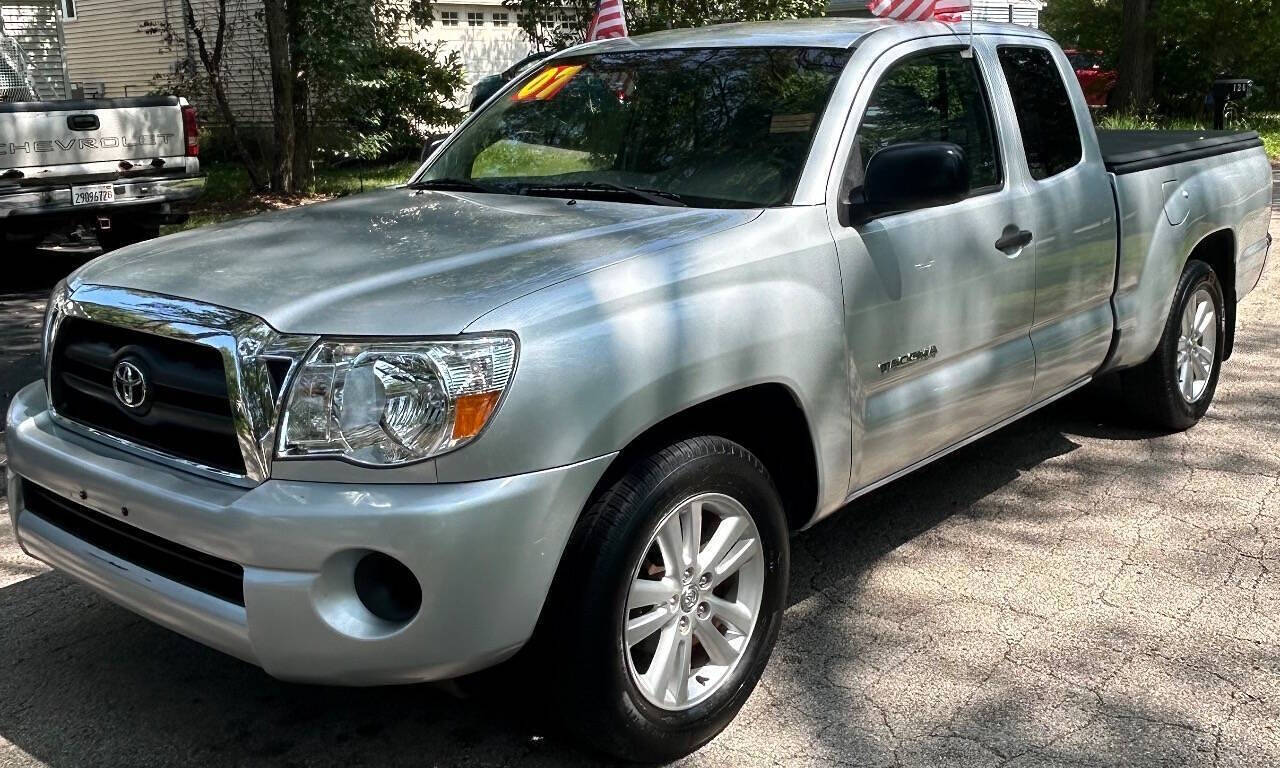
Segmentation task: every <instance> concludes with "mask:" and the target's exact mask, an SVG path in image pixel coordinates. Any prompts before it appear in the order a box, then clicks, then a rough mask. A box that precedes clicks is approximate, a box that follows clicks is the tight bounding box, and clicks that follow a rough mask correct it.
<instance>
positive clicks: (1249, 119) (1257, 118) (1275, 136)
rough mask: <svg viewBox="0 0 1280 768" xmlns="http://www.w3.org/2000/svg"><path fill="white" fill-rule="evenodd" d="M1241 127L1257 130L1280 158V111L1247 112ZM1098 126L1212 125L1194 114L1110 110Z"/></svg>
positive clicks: (1171, 127)
mask: <svg viewBox="0 0 1280 768" xmlns="http://www.w3.org/2000/svg"><path fill="white" fill-rule="evenodd" d="M1242 122H1243V125H1242V126H1241V129H1242V130H1252V131H1257V132H1258V135H1259V136H1261V137H1262V143H1263V144H1264V145H1266V148H1267V156H1268V157H1270V158H1271V159H1272V160H1273V161H1280V114H1276V113H1261V114H1250V115H1246V116H1245V118H1244V119H1243V121H1242ZM1098 127H1099V128H1109V129H1112V130H1165V131H1203V130H1207V129H1210V128H1212V127H1213V125H1212V123H1211V122H1210V121H1204V120H1196V119H1192V118H1170V117H1162V116H1156V115H1134V114H1107V115H1103V116H1101V117H1100V118H1099V119H1098Z"/></svg>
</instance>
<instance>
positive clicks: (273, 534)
mask: <svg viewBox="0 0 1280 768" xmlns="http://www.w3.org/2000/svg"><path fill="white" fill-rule="evenodd" d="M1270 204H1271V170H1270V166H1269V165H1268V162H1267V157H1266V155H1265V153H1264V151H1263V148H1262V143H1261V141H1259V139H1258V137H1257V135H1256V134H1252V133H1199V134H1197V133H1185V134H1160V133H1105V132H1104V133H1099V132H1097V131H1095V130H1094V127H1093V124H1092V122H1091V121H1090V117H1089V108H1088V106H1087V104H1086V103H1085V99H1084V95H1083V94H1082V93H1081V91H1080V87H1079V85H1078V84H1077V83H1076V79H1075V77H1074V76H1073V75H1072V69H1071V65H1070V63H1069V62H1068V61H1067V59H1066V57H1065V56H1064V54H1063V52H1062V51H1061V50H1060V49H1059V48H1058V46H1057V45H1056V44H1055V43H1054V42H1053V41H1052V40H1051V39H1049V38H1048V37H1047V36H1045V35H1044V34H1041V33H1039V32H1037V31H1035V30H1029V29H1026V28H1022V27H1014V26H1003V25H986V24H981V25H978V26H977V27H976V29H975V34H974V36H973V37H972V38H970V37H969V35H968V34H967V29H964V30H960V31H959V32H958V31H957V30H956V29H954V28H953V27H952V26H949V25H947V24H943V23H935V22H929V23H917V24H896V23H891V22H882V21H855V20H836V19H831V20H812V21H797V22H791V23H767V24H742V25H724V26H714V27H707V28H703V29H694V30H676V31H670V32H663V33H658V34H653V35H646V36H642V37H635V38H631V39H622V40H610V41H603V42H597V43H592V44H588V45H585V46H581V47H578V48H574V49H570V50H567V51H564V52H561V53H558V54H556V55H554V56H553V57H550V58H549V59H547V60H546V61H545V62H542V63H541V64H540V65H538V66H537V67H535V68H533V69H532V70H530V71H528V72H526V73H524V74H522V75H520V76H518V77H516V78H515V79H514V80H513V81H512V82H511V83H510V84H508V85H507V86H505V88H504V89H503V90H501V91H499V92H498V93H497V94H496V95H494V97H492V98H491V99H490V100H489V101H487V102H486V104H485V105H484V106H483V107H482V108H481V109H480V110H479V111H477V112H476V113H475V114H473V115H472V116H471V117H470V118H469V119H468V120H467V121H466V122H465V123H464V124H463V125H462V126H461V127H460V129H459V130H458V131H456V132H455V133H454V134H453V135H452V136H451V137H450V138H449V139H448V140H447V141H445V142H444V143H443V145H442V146H440V147H439V148H437V149H436V150H435V151H434V153H433V154H432V155H431V157H430V158H429V159H428V160H427V161H426V162H425V163H424V164H423V166H422V167H421V168H420V169H419V171H418V172H417V173H416V174H415V175H414V177H413V178H412V179H411V180H410V181H409V183H408V184H406V185H404V186H402V187H399V188H396V189H388V190H383V191H379V192H374V193H370V194H365V195H360V196H355V197H351V198H347V199H343V200H339V201H335V202H332V203H326V204H323V205H316V206H308V207H304V208H301V209H297V210H293V211H288V212H281V213H278V214H271V215H264V216H258V217H254V218H252V219H248V220H245V221H240V222H236V223H229V224H225V225H221V226H217V227H213V228H210V229H204V230H199V231H192V232H185V233H181V234H177V235H172V236H169V237H164V238H160V239H158V240H154V241H151V242H148V243H140V244H137V245H134V246H130V247H129V248H125V249H122V250H121V251H119V252H118V253H115V254H111V255H108V256H105V257H103V258H101V259H98V260H96V261H94V262H91V263H89V264H88V265H86V266H84V267H83V268H81V269H79V270H78V271H77V272H75V273H74V274H72V275H71V276H70V277H69V278H68V279H67V280H66V281H65V282H64V283H63V284H61V285H59V286H58V287H57V288H56V289H55V291H54V293H53V295H52V297H51V299H50V302H49V314H48V321H47V323H46V332H45V380H44V381H41V382H35V383H33V384H31V385H30V386H28V387H26V388H25V389H23V390H22V391H21V392H19V393H18V394H17V396H16V397H15V399H14V401H13V403H12V406H11V407H10V408H9V411H8V415H7V420H6V423H7V427H6V429H7V434H6V439H7V441H8V450H9V460H10V463H9V477H8V483H9V485H8V489H9V490H8V494H9V507H10V510H11V514H12V516H13V529H14V531H15V532H16V535H17V538H18V541H19V542H20V543H21V545H22V547H23V548H24V549H25V550H26V552H28V553H29V554H30V555H32V556H34V557H36V558H39V559H41V560H43V561H45V562H47V563H49V564H51V565H52V566H54V567H55V568H57V569H60V570H61V571H63V572H65V573H67V574H69V575H70V576H71V577H73V578H75V579H78V580H80V581H82V582H83V583H85V584H87V585H89V586H90V587H92V588H93V589H96V590H98V591H100V592H101V593H103V594H104V595H106V596H107V597H109V598H110V599H112V600H115V601H117V602H119V603H120V604H122V605H124V606H127V607H128V608H130V609H132V610H134V611H137V612H138V613H140V614H142V615H143V616H146V617H148V618H150V619H152V620H153V621H156V622H158V623H160V624H162V625H164V626H166V627H169V628H171V629H173V630H175V631H177V632H181V633H183V634H185V635H187V636H189V637H192V638H195V639H196V640H199V641H200V642H203V643H207V644H208V645H211V646H213V647H214V648H218V649H221V650H223V651H225V652H227V653H229V654H232V655H234V656H237V657H239V658H241V659H244V660H246V661H248V662H250V663H253V664H256V665H259V666H261V667H262V668H264V669H265V670H266V671H267V672H269V673H270V674H272V675H276V676H278V677H281V678H284V679H289V680H299V681H310V682H319V683H328V684H343V685H374V684H387V683H407V682H414V681H424V680H441V679H448V678H457V677H460V676H465V675H468V674H470V673H475V672H477V671H479V670H484V669H487V668H495V667H496V665H499V664H501V663H503V662H506V661H508V660H513V663H512V664H511V665H508V666H501V667H496V672H494V673H493V674H496V675H499V676H501V675H508V674H509V675H516V674H517V673H520V674H521V675H525V676H527V677H522V678H521V679H522V681H530V684H524V683H522V684H519V685H516V684H512V685H511V686H510V688H509V689H508V690H510V691H517V692H524V693H527V695H528V701H529V703H530V705H531V706H536V707H538V708H539V709H540V710H541V711H545V712H548V713H554V714H555V715H556V716H558V717H560V718H562V720H563V723H564V725H565V727H566V728H568V729H570V730H572V731H573V732H576V733H578V734H580V735H581V737H582V738H584V739H586V740H588V741H590V742H591V743H592V744H594V745H596V746H598V747H599V748H601V749H604V750H606V751H608V752H611V753H613V754H616V755H620V756H623V757H626V758H630V759H635V760H646V761H647V760H662V759H669V758H673V757H677V756H680V755H683V754H687V753H688V752H690V751H692V750H694V749H697V748H698V747H699V746H700V745H702V744H704V743H705V742H707V741H708V740H709V739H711V738H712V737H714V736H715V735H716V734H717V733H719V732H720V731H721V729H723V728H724V727H725V726H726V724H728V723H729V721H730V720H731V719H732V718H733V716H734V714H735V713H736V712H737V711H738V709H739V708H740V707H741V706H742V704H743V703H744V702H745V701H746V699H747V697H748V696H749V695H750V694H751V691H752V689H753V688H754V687H755V685H756V682H757V680H759V678H760V675H761V673H762V672H763V671H764V668H765V664H766V662H767V661H768V658H769V655H770V652H771V651H772V649H773V645H774V640H775V638H776V637H777V634H778V632H779V629H780V627H781V625H782V617H783V611H784V608H785V607H786V594H787V579H788V564H789V556H788V552H789V549H788V547H789V544H788V541H789V534H790V533H791V532H792V531H795V530H797V529H800V528H804V527H806V526H811V525H814V524H815V523H818V522H819V521H820V520H822V519H823V518H824V517H826V516H828V515H830V514H833V513H835V512H836V511H838V510H839V509H841V508H842V507H844V506H846V505H848V504H850V503H851V502H854V501H855V500H856V499H858V497H860V496H862V495H863V494H865V493H867V492H868V491H870V490H872V489H874V488H877V487H879V486H882V485H884V484H885V483H889V482H891V481H893V480H895V479H896V478H900V477H903V476H904V475H906V474H907V473H909V472H911V471H912V470H913V469H915V468H917V467H920V466H922V465H924V464H927V463H929V462H931V461H934V460H936V459H938V458H939V457H941V456H944V455H946V454H947V453H949V452H950V451H953V450H955V449H956V448H957V447H959V446H962V445H965V444H967V443H970V442H972V441H974V440H978V439H980V438H982V437H983V436H984V435H987V434H989V433H990V432H992V431H993V430H996V429H999V428H1000V427H1001V426H1003V425H1005V424H1008V423H1010V422H1011V421H1013V420H1015V419H1018V418H1020V417H1022V416H1024V415H1026V414H1028V413H1031V412H1033V411H1035V410H1036V409H1038V408H1042V407H1044V406H1045V405H1046V404H1048V403H1051V402H1053V401H1054V400H1057V399H1058V398H1061V397H1063V396H1064V395H1067V394H1068V393H1071V392H1074V391H1076V390H1078V389H1080V388H1081V387H1084V386H1086V385H1088V384H1089V383H1090V382H1092V381H1095V380H1097V379H1099V378H1100V377H1104V376H1113V377H1118V378H1119V379H1120V382H1121V384H1122V387H1123V392H1124V396H1125V397H1126V398H1127V399H1128V400H1129V402H1130V404H1131V409H1132V413H1133V415H1134V417H1135V418H1138V419H1142V420H1143V421H1145V422H1146V423H1148V424H1153V425H1157V426H1159V427H1161V428H1163V429H1187V428H1190V427H1192V426H1193V425H1194V424H1195V423H1196V422H1197V421H1198V420H1199V419H1200V418H1201V417H1202V416H1203V415H1204V414H1205V411H1206V410H1207V409H1208V408H1209V406H1210V403H1211V402H1212V400H1213V396H1214V391H1215V388H1216V386H1217V383H1218V377H1219V375H1220V374H1221V372H1222V371H1223V363H1224V361H1226V360H1227V359H1228V358H1229V357H1230V355H1231V351H1232V340H1233V338H1234V334H1235V328H1236V306H1237V303H1238V302H1239V301H1240V300H1242V299H1243V298H1244V297H1245V296H1246V295H1247V294H1248V293H1249V292H1250V291H1251V290H1253V288H1254V287H1255V286H1256V285H1257V283H1258V280H1259V278H1260V276H1261V274H1262V269H1263V264H1264V261H1265V259H1266V257H1267V252H1268V248H1269V245H1270V239H1269V236H1268V234H1267V228H1268V222H1269V220H1270V216H1271V211H1270ZM33 610H38V609H37V608H35V607H33ZM833 640H838V638H833ZM426 727H430V726H426ZM446 759H447V758H446Z"/></svg>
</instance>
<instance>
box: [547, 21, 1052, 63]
mask: <svg viewBox="0 0 1280 768" xmlns="http://www.w3.org/2000/svg"><path fill="white" fill-rule="evenodd" d="M881 30H883V32H881V34H880V35H877V39H878V38H879V37H881V36H883V37H894V38H896V39H898V40H908V39H913V38H917V37H932V36H935V35H949V34H950V35H955V36H956V37H959V38H964V37H967V36H968V34H969V25H968V23H967V22H961V23H958V24H945V23H943V22H938V21H929V22H910V23H906V22H900V21H892V20H890V19H846V18H822V19H790V20H787V21H753V22H737V23H731V24H712V25H710V26H706V27H694V28H691V29H671V30H666V31H663V32H650V33H649V34H647V35H636V36H635V37H620V38H614V39H612V40H600V41H597V42H594V43H587V44H585V45H579V46H575V47H573V48H571V49H569V50H571V51H572V52H573V53H575V54H579V53H612V52H619V51H643V50H659V49H665V48H731V47H741V46H762V47H766V46H767V47H804V48H851V47H853V46H854V45H857V43H858V41H859V40H861V39H862V38H863V37H865V36H867V35H869V34H870V33H872V32H877V31H881ZM974 32H975V33H977V34H980V35H993V34H998V35H1018V36H1021V37H1040V38H1047V37H1048V35H1046V34H1045V33H1043V32H1041V31H1039V30H1036V29H1032V28H1030V27H1023V26H1018V25H1016V24H991V23H987V22H978V23H977V24H975V25H974Z"/></svg>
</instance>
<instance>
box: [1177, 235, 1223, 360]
mask: <svg viewBox="0 0 1280 768" xmlns="http://www.w3.org/2000/svg"><path fill="white" fill-rule="evenodd" d="M1192 259H1195V260H1198V261H1203V262H1204V263H1206V264H1208V265H1209V267H1210V268H1211V269H1212V270H1213V272H1214V274H1215V275H1217V277H1218V282H1219V283H1220V284H1221V285H1222V299H1223V304H1224V305H1225V306H1224V311H1225V313H1226V326H1227V334H1226V338H1225V339H1224V340H1223V355H1222V359H1223V360H1229V359H1230V358H1231V351H1232V349H1233V348H1234V347H1235V340H1236V301H1235V297H1236V233H1235V231H1234V230H1233V229H1231V228H1230V227H1224V228H1223V229H1219V230H1217V231H1215V232H1211V233H1209V234H1207V235H1205V236H1204V237H1202V238H1201V239H1200V240H1199V241H1198V242H1197V243H1196V244H1195V245H1194V246H1193V247H1192V248H1191V252H1190V253H1188V254H1187V258H1186V261H1185V262H1184V263H1183V269H1186V265H1187V263H1190V262H1191V260H1192Z"/></svg>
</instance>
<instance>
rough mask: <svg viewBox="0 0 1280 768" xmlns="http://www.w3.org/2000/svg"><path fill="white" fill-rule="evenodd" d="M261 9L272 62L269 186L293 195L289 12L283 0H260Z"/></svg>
mask: <svg viewBox="0 0 1280 768" xmlns="http://www.w3.org/2000/svg"><path fill="white" fill-rule="evenodd" d="M262 10H263V20H264V21H265V22H266V27H267V57H268V58H269V59H270V61H271V123H272V126H273V128H274V129H275V130H274V133H275V147H274V153H273V155H272V158H271V189H272V191H274V192H276V193H277V194H292V193H293V192H295V191H296V186H295V184H294V179H293V155H294V138H295V136H296V133H295V131H294V114H293V67H292V66H291V64H290V59H291V57H290V48H289V20H288V12H287V11H286V10H285V0H263V2H262Z"/></svg>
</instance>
